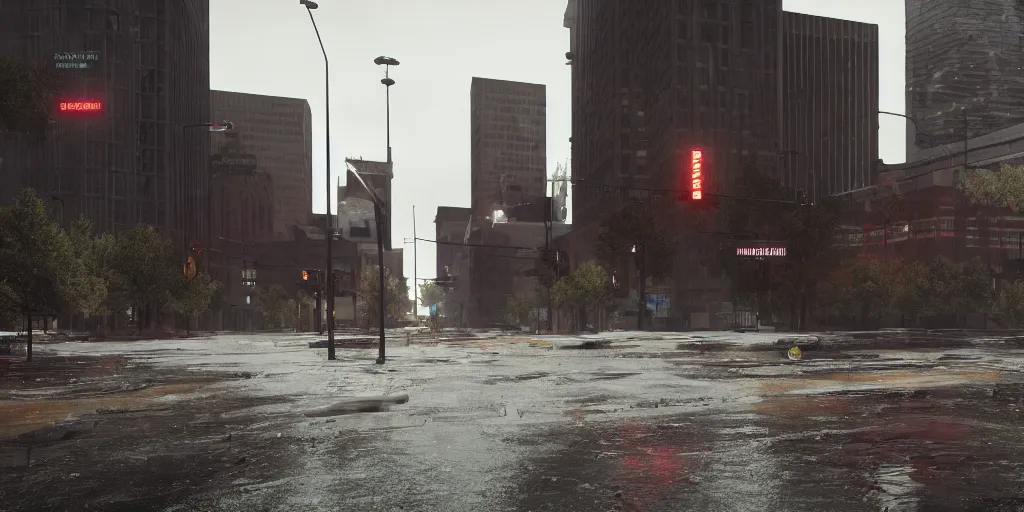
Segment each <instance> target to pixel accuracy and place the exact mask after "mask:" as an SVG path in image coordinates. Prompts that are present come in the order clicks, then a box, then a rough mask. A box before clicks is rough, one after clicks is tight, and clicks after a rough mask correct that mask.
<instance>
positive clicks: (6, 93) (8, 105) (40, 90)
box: [0, 56, 60, 138]
mask: <svg viewBox="0 0 1024 512" xmlns="http://www.w3.org/2000/svg"><path fill="white" fill-rule="evenodd" d="M59 91H60V82H59V80H58V78H57V75H56V73H54V72H52V71H51V70H48V69H45V68H42V67H39V66H35V65H33V64H31V63H29V62H26V61H24V60H21V59H16V58H14V57H3V56H0V134H4V133H22V134H26V135H31V136H34V137H38V138H42V137H43V136H44V135H45V133H46V130H47V127H48V126H49V125H50V112H51V111H52V110H53V105H54V101H55V100H54V98H55V97H56V95H57V93H58V92H59Z"/></svg>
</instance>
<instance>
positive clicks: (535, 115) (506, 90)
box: [470, 77, 547, 213]
mask: <svg viewBox="0 0 1024 512" xmlns="http://www.w3.org/2000/svg"><path fill="white" fill-rule="evenodd" d="M546 102H547V100H546V87H545V86H544V85H539V84H528V83H521V82H509V81H505V80H493V79H489V78H477V77H474V78H473V82H472V85H471V86H470V127H471V131H472V135H471V146H470V153H471V159H472V160H471V168H470V180H471V191H470V197H471V204H472V208H473V210H474V211H476V212H488V213H489V211H490V210H492V209H494V206H495V205H509V206H514V205H515V204H519V203H520V202H530V201H532V200H535V198H542V197H546V196H547V194H546V193H545V184H546V180H547V117H546V113H547V103H546Z"/></svg>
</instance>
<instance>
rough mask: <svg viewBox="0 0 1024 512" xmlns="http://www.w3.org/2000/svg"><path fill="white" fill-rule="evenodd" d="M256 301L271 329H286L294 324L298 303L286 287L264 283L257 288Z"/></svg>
mask: <svg viewBox="0 0 1024 512" xmlns="http://www.w3.org/2000/svg"><path fill="white" fill-rule="evenodd" d="M256 303H257V304H259V306H260V310H261V311H262V312H263V319H264V320H265V321H266V325H267V327H268V328H270V329H286V328H288V327H290V326H291V325H292V319H293V318H295V314H296V311H297V304H296V302H295V299H293V298H291V296H290V295H289V294H288V292H287V291H285V289H284V287H283V286H281V285H278V284H271V285H263V286H261V287H260V288H259V289H258V290H256Z"/></svg>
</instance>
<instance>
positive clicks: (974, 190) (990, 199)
mask: <svg viewBox="0 0 1024 512" xmlns="http://www.w3.org/2000/svg"><path fill="white" fill-rule="evenodd" d="M959 187H960V190H962V191H963V192H964V194H965V195H966V196H967V198H968V199H969V200H970V201H971V202H973V203H975V204H981V205H986V206H997V207H1007V208H1010V209H1011V210H1013V211H1015V212H1017V211H1020V208H1021V207H1024V165H1008V164H1002V165H1001V166H999V170H996V171H992V170H988V169H979V170H972V171H971V172H970V173H969V174H968V175H967V177H966V178H964V179H963V180H962V181H961V182H960V183H959Z"/></svg>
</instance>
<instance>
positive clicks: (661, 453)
mask: <svg viewBox="0 0 1024 512" xmlns="http://www.w3.org/2000/svg"><path fill="white" fill-rule="evenodd" d="M619 439H620V440H621V441H622V443H623V448H624V449H625V450H624V451H625V452H626V453H628V455H624V456H623V457H622V458H621V459H620V461H619V463H620V471H621V474H622V477H623V480H624V483H625V484H626V486H627V488H626V489H625V490H624V492H623V494H622V501H623V504H624V505H625V506H626V507H627V509H628V510H636V511H639V510H644V509H645V508H646V506H647V505H648V504H649V503H650V502H652V501H656V500H659V499H661V498H663V497H664V496H665V494H666V493H667V492H668V491H670V490H671V489H672V488H673V487H674V486H675V484H676V483H677V482H679V481H680V480H688V479H689V474H688V467H689V466H690V464H687V463H688V462H689V461H688V460H687V459H688V458H689V457H688V456H687V455H685V454H680V453H679V449H678V447H676V446H671V445H664V444H654V443H656V442H657V441H658V439H656V438H654V433H649V432H648V431H647V428H646V426H644V425H642V424H639V423H630V424H627V425H623V426H622V427H621V428H620V429H619Z"/></svg>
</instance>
